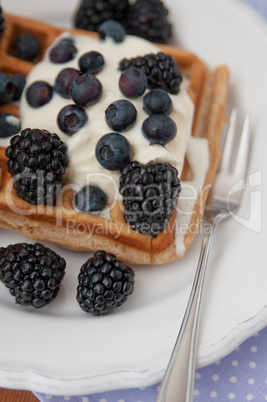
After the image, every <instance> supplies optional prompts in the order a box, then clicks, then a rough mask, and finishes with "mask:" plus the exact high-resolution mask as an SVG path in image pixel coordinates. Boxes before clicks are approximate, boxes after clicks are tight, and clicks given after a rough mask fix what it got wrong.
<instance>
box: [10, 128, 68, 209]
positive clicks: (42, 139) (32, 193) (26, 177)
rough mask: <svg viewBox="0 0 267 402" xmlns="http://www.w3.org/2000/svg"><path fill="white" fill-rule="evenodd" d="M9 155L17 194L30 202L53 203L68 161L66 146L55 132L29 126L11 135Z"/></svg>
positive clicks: (61, 183)
mask: <svg viewBox="0 0 267 402" xmlns="http://www.w3.org/2000/svg"><path fill="white" fill-rule="evenodd" d="M6 156H7V157H8V162H7V168H8V171H9V173H11V175H12V177H13V185H14V188H15V189H16V191H17V195H18V196H19V197H21V198H23V199H24V200H25V201H27V202H29V203H30V204H48V205H54V203H55V201H56V198H57V195H58V193H59V191H60V189H61V187H62V185H63V175H64V173H65V169H66V167H67V166H68V162H69V159H68V155H67V145H66V144H64V142H62V141H61V140H60V138H59V137H58V136H57V135H56V134H51V133H49V132H48V131H46V130H38V129H33V130H31V129H30V128H27V129H25V130H23V131H22V132H21V134H20V135H15V136H14V137H12V138H11V140H10V146H9V147H8V148H7V149H6Z"/></svg>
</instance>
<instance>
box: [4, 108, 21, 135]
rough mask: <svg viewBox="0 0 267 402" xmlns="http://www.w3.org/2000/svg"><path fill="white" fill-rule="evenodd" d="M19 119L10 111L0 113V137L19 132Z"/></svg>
mask: <svg viewBox="0 0 267 402" xmlns="http://www.w3.org/2000/svg"><path fill="white" fill-rule="evenodd" d="M20 129H21V127H20V120H19V119H18V118H17V117H16V116H14V115H12V114H10V113H0V138H7V137H11V136H12V135H15V134H17V133H19V132H20Z"/></svg>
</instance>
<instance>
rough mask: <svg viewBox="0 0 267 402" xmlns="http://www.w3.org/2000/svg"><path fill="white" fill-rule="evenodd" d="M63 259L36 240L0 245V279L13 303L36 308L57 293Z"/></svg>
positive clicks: (64, 263) (63, 272)
mask: <svg viewBox="0 0 267 402" xmlns="http://www.w3.org/2000/svg"><path fill="white" fill-rule="evenodd" d="M65 267H66V261H65V260H64V258H62V257H60V256H59V255H58V254H56V253H55V252H54V251H53V250H51V249H50V248H48V247H45V246H43V245H42V244H40V243H35V244H27V243H17V244H11V245H9V246H7V247H1V248H0V280H1V281H2V282H3V284H4V285H5V286H6V287H7V288H8V289H9V292H10V294H11V295H12V296H14V297H15V298H16V303H18V304H21V305H22V306H32V307H34V308H36V309H39V308H41V307H44V306H45V305H46V304H49V303H51V302H52V301H53V300H54V299H55V297H56V296H57V294H58V292H59V289H60V283H61V281H62V279H63V277H64V275H65Z"/></svg>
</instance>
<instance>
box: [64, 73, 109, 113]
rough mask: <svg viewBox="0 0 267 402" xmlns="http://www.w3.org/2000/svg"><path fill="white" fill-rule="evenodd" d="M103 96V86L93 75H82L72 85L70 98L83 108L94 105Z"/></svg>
mask: <svg viewBox="0 0 267 402" xmlns="http://www.w3.org/2000/svg"><path fill="white" fill-rule="evenodd" d="M101 95H102V84H101V82H100V81H99V80H98V79H97V78H96V77H95V76H94V75H92V74H87V73H84V74H81V75H79V76H78V77H76V78H75V79H74V80H73V81H72V83H71V85H70V96H71V98H72V99H73V100H74V102H75V103H76V104H77V105H79V106H82V107H87V106H91V105H94V104H95V103H97V102H98V101H99V99H100V98H101Z"/></svg>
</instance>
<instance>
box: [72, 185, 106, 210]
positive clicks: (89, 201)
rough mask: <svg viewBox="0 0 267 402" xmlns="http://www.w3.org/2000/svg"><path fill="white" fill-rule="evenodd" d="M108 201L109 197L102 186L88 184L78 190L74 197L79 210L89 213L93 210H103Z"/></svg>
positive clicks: (74, 202)
mask: <svg viewBox="0 0 267 402" xmlns="http://www.w3.org/2000/svg"><path fill="white" fill-rule="evenodd" d="M107 201H108V197H107V195H106V193H104V191H103V190H101V188H99V187H97V186H93V185H88V186H85V187H83V188H82V189H81V190H80V191H78V193H77V194H76V195H75V197H74V200H73V204H74V207H75V208H76V209H78V210H79V211H82V212H86V213H89V212H91V211H101V210H102V209H104V208H105V206H106V204H107Z"/></svg>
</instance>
